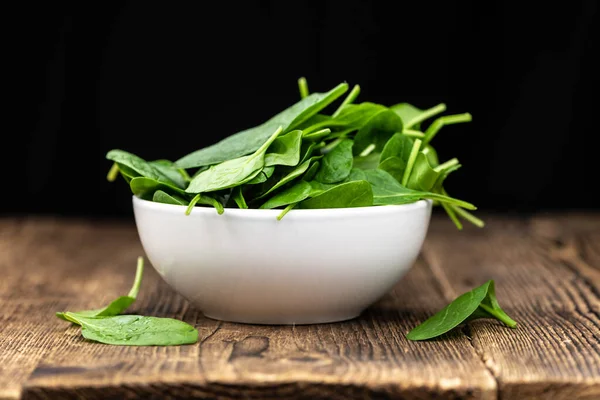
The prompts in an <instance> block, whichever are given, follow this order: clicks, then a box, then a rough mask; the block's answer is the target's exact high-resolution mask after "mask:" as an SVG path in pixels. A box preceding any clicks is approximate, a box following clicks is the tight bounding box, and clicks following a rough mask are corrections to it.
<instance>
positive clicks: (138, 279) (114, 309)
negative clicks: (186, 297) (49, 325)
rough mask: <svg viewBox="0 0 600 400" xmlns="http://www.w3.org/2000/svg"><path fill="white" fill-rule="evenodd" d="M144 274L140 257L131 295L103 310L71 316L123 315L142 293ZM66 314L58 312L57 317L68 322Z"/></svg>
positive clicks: (142, 259) (119, 299)
mask: <svg viewBox="0 0 600 400" xmlns="http://www.w3.org/2000/svg"><path fill="white" fill-rule="evenodd" d="M143 273H144V258H143V257H138V259H137V268H136V271H135V278H134V280H133V286H131V289H130V290H129V293H128V294H127V296H121V297H119V298H117V299H116V300H113V301H111V302H110V303H109V304H108V305H107V306H105V307H102V308H98V309H95V310H82V311H76V312H74V313H71V314H74V315H79V316H82V317H100V316H112V315H118V314H121V313H122V312H123V311H125V310H126V309H127V308H128V307H129V306H130V305H131V304H133V302H134V301H135V299H136V297H137V295H138V293H139V291H140V285H141V283H142V275H143ZM66 313H67V312H57V313H56V316H57V317H58V318H60V319H64V320H65V321H68V319H67V318H66V316H65V314H66Z"/></svg>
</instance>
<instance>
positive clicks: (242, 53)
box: [1, 0, 600, 217]
mask: <svg viewBox="0 0 600 400" xmlns="http://www.w3.org/2000/svg"><path fill="white" fill-rule="evenodd" d="M5 15H6V14H5ZM10 19H11V20H12V22H13V24H12V26H13V28H12V30H11V33H10V35H9V36H8V39H9V42H10V44H9V45H8V49H9V50H8V51H10V55H9V57H7V58H6V59H5V60H6V61H5V64H6V65H8V66H10V67H12V68H11V72H10V73H9V74H7V75H6V80H7V81H8V84H9V86H10V88H11V89H15V90H14V91H12V90H11V91H9V92H6V94H7V96H6V97H7V98H8V99H9V101H10V103H11V106H12V107H10V108H8V110H9V112H8V113H7V114H8V115H7V118H6V120H5V128H4V129H3V133H2V138H3V140H2V142H3V145H2V149H3V159H4V160H5V162H6V161H7V164H6V165H7V167H6V168H4V170H5V174H4V183H5V185H4V189H3V192H4V196H2V197H3V200H2V209H1V211H2V213H4V214H7V213H8V214H13V213H18V214H22V213H49V214H62V215H96V216H102V215H106V216H122V217H129V216H131V212H132V211H131V195H130V192H129V188H128V187H127V185H126V184H125V182H124V181H117V182H115V183H112V184H111V183H108V182H107V181H106V180H105V176H106V173H107V171H108V169H109V168H110V165H111V163H110V162H108V161H107V160H105V158H104V156H105V154H106V152H107V151H108V150H110V149H112V148H121V149H124V150H127V151H130V152H133V153H136V154H138V155H140V156H141V157H143V158H145V159H156V158H169V159H177V158H179V157H181V156H183V155H185V154H187V153H188V152H191V151H193V150H196V149H198V148H201V147H204V146H207V145H209V144H211V143H214V142H215V141H217V140H219V139H221V138H223V137H225V136H228V135H230V134H232V133H235V132H237V131H239V130H242V129H244V128H247V127H250V126H254V125H257V124H259V123H261V122H263V121H264V120H266V119H267V118H269V117H270V116H271V115H272V114H275V113H277V112H279V111H280V110H282V109H283V108H286V107H287V106H289V105H291V104H292V103H294V102H296V101H297V100H298V91H297V86H296V81H297V79H298V78H299V77H300V76H306V77H307V79H308V84H309V88H310V90H311V91H326V90H329V89H331V88H332V87H334V86H335V85H337V84H338V83H340V82H343V81H346V82H348V83H349V84H350V85H353V84H360V85H361V88H362V92H361V95H360V97H359V99H358V100H359V101H373V102H379V103H383V104H387V105H392V104H395V103H399V102H403V101H408V102H411V103H413V104H415V105H417V106H419V107H421V108H427V107H431V106H433V105H435V104H437V103H440V102H445V103H446V104H447V105H448V113H461V112H470V113H471V114H472V115H473V122H472V123H470V124H466V125H455V126H451V127H446V128H444V129H443V130H442V131H441V132H440V134H439V135H438V136H437V137H436V140H435V143H434V144H435V145H436V147H437V149H438V152H439V153H440V156H441V158H442V159H448V158H451V157H458V158H459V159H460V161H461V163H462V164H463V168H462V169H461V170H460V171H458V172H457V173H455V174H454V175H453V176H452V177H451V178H450V179H448V181H447V185H446V186H447V188H448V190H449V191H450V192H451V193H452V194H453V195H454V196H456V197H459V198H463V199H465V200H468V201H471V202H473V203H475V204H476V205H477V206H479V208H480V209H482V210H488V211H498V212H523V213H528V212H532V211H540V210H556V209H575V208H576V209H598V208H599V207H600V201H598V200H597V199H596V198H595V197H594V196H593V195H591V194H590V191H591V190H592V189H593V188H595V187H596V186H597V180H596V179H597V178H596V177H597V173H596V171H597V170H598V157H597V150H596V148H595V146H593V145H592V142H593V140H595V138H596V136H598V135H599V134H600V132H599V129H598V126H599V125H598V101H597V98H598V94H597V93H598V82H597V78H596V77H597V74H598V71H599V70H600V68H599V66H598V62H597V61H596V59H597V56H598V50H599V42H598V37H600V35H598V26H599V18H598V13H597V5H596V2H595V1H585V2H578V1H570V2H557V3H555V5H549V3H547V2H540V3H538V4H532V3H530V2H514V3H509V2H505V3H504V2H503V3H495V4H493V3H490V2H452V1H447V2H439V3H437V2H405V1H396V2H392V1H390V2H388V1H373V2H368V1H365V2H362V1H352V0H347V1H314V2H312V1H310V2H309V1H244V2H239V3H235V2H227V1H221V2H205V1H202V2H193V3H192V2H190V3H180V2H156V3H155V2H126V3H120V4H117V5H109V4H105V3H94V6H91V5H88V6H81V5H79V6H77V7H74V8H71V7H69V6H66V5H61V6H57V5H56V4H47V3H45V5H43V6H36V7H33V6H31V5H27V6H23V7H22V9H20V10H16V11H15V12H14V13H12V14H11V18H10ZM13 120H14V122H15V123H13ZM7 180H8V181H7Z"/></svg>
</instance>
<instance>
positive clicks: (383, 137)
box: [353, 106, 402, 155]
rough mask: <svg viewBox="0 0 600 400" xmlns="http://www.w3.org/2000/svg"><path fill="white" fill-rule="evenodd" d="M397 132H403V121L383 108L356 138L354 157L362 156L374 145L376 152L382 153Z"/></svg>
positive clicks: (362, 128) (363, 127)
mask: <svg viewBox="0 0 600 400" xmlns="http://www.w3.org/2000/svg"><path fill="white" fill-rule="evenodd" d="M396 132H402V120H401V119H400V118H399V117H398V115H396V113H394V112H393V111H391V110H390V109H388V108H387V107H383V106H381V109H380V110H379V112H377V113H375V114H374V115H373V116H372V117H371V118H370V119H369V120H368V121H367V122H366V124H364V125H363V126H362V127H361V128H360V129H359V130H358V132H356V136H355V137H354V147H353V151H354V155H360V154H361V153H362V152H363V150H365V149H366V148H367V147H368V146H370V145H372V144H374V145H375V150H376V151H377V152H381V151H382V150H383V148H384V146H385V144H386V143H387V141H388V140H389V139H390V138H391V137H392V135H393V134H394V133H396Z"/></svg>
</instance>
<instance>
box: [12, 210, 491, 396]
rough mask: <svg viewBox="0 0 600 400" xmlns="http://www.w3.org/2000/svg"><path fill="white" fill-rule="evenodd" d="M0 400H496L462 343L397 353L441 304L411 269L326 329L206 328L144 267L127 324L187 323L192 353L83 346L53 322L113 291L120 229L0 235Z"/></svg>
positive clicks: (53, 226)
mask: <svg viewBox="0 0 600 400" xmlns="http://www.w3.org/2000/svg"><path fill="white" fill-rule="evenodd" d="M0 238H1V240H0V249H2V250H3V251H2V252H0V265H1V266H2V270H3V274H4V278H3V279H2V282H1V283H0V299H2V302H3V309H2V311H0V321H1V322H3V324H4V328H3V329H2V330H0V368H2V370H0V371H1V372H2V373H0V390H2V392H0V397H1V396H5V397H13V398H14V397H17V396H19V394H20V393H21V389H23V392H22V395H23V397H24V398H50V397H58V396H60V397H61V398H62V397H64V398H82V397H84V398H111V397H112V398H165V397H194V398H202V397H205V398H215V397H217V398H240V397H246V398H290V399H294V398H297V399H302V398H367V397H376V398H407V399H410V398H414V399H425V398H431V397H436V398H483V399H492V398H496V389H497V388H496V381H495V379H494V378H493V376H492V374H491V373H490V371H489V370H488V369H487V368H486V367H485V366H484V364H483V363H482V362H481V360H480V358H479V356H478V355H477V354H476V352H475V349H474V348H473V346H472V345H471V344H470V342H469V340H468V338H467V337H466V336H464V335H463V334H461V333H460V332H455V333H453V334H451V335H450V340H443V341H431V342H419V343H414V342H409V341H408V340H406V339H405V337H404V335H405V334H406V333H407V332H408V331H409V330H410V328H411V327H413V326H414V325H415V324H416V323H417V321H419V320H422V319H424V318H425V317H426V316H427V315H428V314H430V313H431V312H432V310H435V309H438V308H440V307H442V306H444V304H445V303H446V300H447V299H446V298H444V296H442V293H441V290H440V285H439V283H438V282H437V280H436V278H435V276H434V275H433V274H432V272H431V270H430V269H429V268H428V267H427V265H426V264H425V263H424V262H423V261H422V260H420V261H419V262H418V263H417V265H416V266H415V268H413V270H412V271H411V272H410V273H409V274H408V275H407V276H406V277H405V279H403V280H402V282H401V283H400V284H399V285H398V286H397V287H396V288H395V290H394V291H393V292H392V293H390V294H389V295H388V296H386V297H385V298H384V299H382V301H380V302H379V303H378V304H377V305H375V306H374V307H372V308H371V309H370V310H368V311H367V312H366V313H365V314H364V315H363V316H361V317H360V318H358V319H355V320H353V321H348V322H344V323H339V324H323V325H311V326H294V327H290V326H281V327H269V326H255V325H241V324H232V323H221V322H218V321H214V320H210V319H207V318H205V317H203V316H201V314H200V313H199V312H198V311H197V310H194V309H193V308H190V307H189V306H188V304H187V302H186V301H185V300H184V299H182V298H181V297H180V296H178V295H176V294H175V293H174V292H173V291H172V290H171V289H170V288H169V287H168V286H167V285H166V284H165V283H164V282H163V281H162V280H161V279H160V278H159V277H158V275H157V274H156V273H155V272H154V271H153V270H152V269H151V268H147V273H146V276H145V278H144V282H143V284H142V289H141V292H140V296H139V299H138V301H137V302H136V303H135V304H134V306H133V307H132V309H131V312H134V313H140V314H146V315H156V316H169V317H175V318H181V319H183V320H185V321H186V322H189V323H192V324H196V326H197V327H198V330H199V332H200V336H201V340H200V343H198V344H196V345H192V346H181V347H120V346H107V345H102V344H98V343H91V342H86V341H84V340H83V339H82V338H81V336H80V333H79V331H78V328H76V327H72V326H69V325H68V324H66V323H65V322H64V321H60V320H59V319H57V318H55V317H54V316H53V313H54V311H58V310H65V309H71V310H72V309H82V308H90V307H97V306H99V305H102V304H104V303H105V302H107V301H108V300H110V299H112V298H114V297H116V296H118V295H121V294H123V293H125V292H126V291H127V290H128V288H129V285H130V284H131V279H132V276H133V272H134V269H135V259H136V257H137V256H138V255H140V254H142V249H141V246H140V244H139V240H138V237H137V234H136V232H135V229H134V228H133V226H131V225H119V224H116V225H115V224H111V223H98V222H86V221H70V222H60V221H58V220H51V219H50V220H49V219H45V220H24V221H20V222H18V223H15V222H14V221H2V222H1V223H0Z"/></svg>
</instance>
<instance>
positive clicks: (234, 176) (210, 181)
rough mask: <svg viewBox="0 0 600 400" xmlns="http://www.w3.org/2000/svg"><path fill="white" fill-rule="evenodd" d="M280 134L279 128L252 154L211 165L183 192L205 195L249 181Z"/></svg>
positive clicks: (258, 169) (262, 165)
mask: <svg viewBox="0 0 600 400" xmlns="http://www.w3.org/2000/svg"><path fill="white" fill-rule="evenodd" d="M281 132H282V128H281V127H279V128H277V130H276V131H275V132H274V133H272V134H271V137H270V138H269V139H267V141H266V142H265V143H263V145H262V146H261V147H259V148H258V149H257V150H256V151H255V152H254V153H253V154H251V155H248V156H243V157H240V158H234V159H233V160H227V161H224V162H222V163H220V164H216V165H212V166H211V167H210V168H208V169H207V170H206V171H203V172H202V173H200V174H198V175H197V176H196V177H195V178H194V179H192V181H191V182H190V184H189V186H188V187H187V189H186V190H185V191H186V192H187V193H205V192H214V191H217V190H222V189H228V188H231V187H234V186H238V185H241V184H244V183H246V182H248V181H251V180H252V179H253V178H254V177H256V175H258V174H259V173H260V171H261V170H262V168H263V167H264V163H265V152H266V151H267V149H268V148H269V146H270V145H271V143H273V141H275V139H277V136H279V134H280V133H281Z"/></svg>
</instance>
